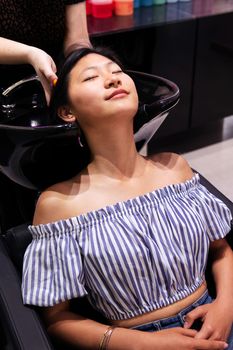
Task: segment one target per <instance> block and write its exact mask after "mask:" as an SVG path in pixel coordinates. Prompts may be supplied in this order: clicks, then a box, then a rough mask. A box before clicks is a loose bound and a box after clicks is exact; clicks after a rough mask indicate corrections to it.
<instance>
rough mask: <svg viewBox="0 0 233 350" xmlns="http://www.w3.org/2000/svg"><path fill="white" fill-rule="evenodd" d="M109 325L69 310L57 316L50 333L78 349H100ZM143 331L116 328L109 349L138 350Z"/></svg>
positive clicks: (49, 328)
mask: <svg viewBox="0 0 233 350" xmlns="http://www.w3.org/2000/svg"><path fill="white" fill-rule="evenodd" d="M108 327H109V326H108V325H104V324H101V323H99V322H96V321H93V320H90V319H86V318H84V317H82V316H79V315H77V314H74V313H72V312H69V311H64V312H62V313H60V314H59V317H57V316H56V321H55V322H52V323H51V324H50V325H49V326H48V331H49V334H50V335H51V336H52V337H55V338H56V339H60V340H61V341H63V342H65V343H67V344H70V345H72V346H74V347H75V348H77V349H83V350H84V349H87V350H89V349H90V350H95V349H96V350H98V349H99V345H100V342H101V339H102V338H103V335H104V333H105V331H106V330H107V328H108ZM141 336H142V332H139V331H134V330H129V329H124V328H116V329H114V331H113V333H112V335H111V339H110V342H109V346H108V349H109V350H125V349H128V350H137V349H140V347H137V346H138V344H139V338H140V337H141Z"/></svg>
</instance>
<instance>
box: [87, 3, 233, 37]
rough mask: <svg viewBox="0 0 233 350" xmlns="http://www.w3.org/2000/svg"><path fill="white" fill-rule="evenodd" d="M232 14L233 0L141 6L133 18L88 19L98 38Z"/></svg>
mask: <svg viewBox="0 0 233 350" xmlns="http://www.w3.org/2000/svg"><path fill="white" fill-rule="evenodd" d="M229 12H233V0H191V1H189V2H177V3H173V4H165V5H157V6H156V5H154V6H149V7H140V8H138V9H134V14H133V15H132V16H113V17H111V18H105V19H97V18H93V17H92V16H88V29H89V33H90V35H91V36H93V37H96V36H102V35H107V34H112V33H118V32H125V31H132V30H137V29H142V28H147V27H153V26H157V25H162V24H169V23H174V22H181V21H186V20H192V19H198V18H202V17H209V16H214V15H219V14H224V13H229Z"/></svg>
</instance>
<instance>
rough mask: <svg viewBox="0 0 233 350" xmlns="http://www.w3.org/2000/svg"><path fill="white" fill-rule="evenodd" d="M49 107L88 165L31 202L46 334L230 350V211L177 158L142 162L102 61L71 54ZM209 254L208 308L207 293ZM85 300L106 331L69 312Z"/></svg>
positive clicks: (32, 295) (109, 61)
mask: <svg viewBox="0 0 233 350" xmlns="http://www.w3.org/2000/svg"><path fill="white" fill-rule="evenodd" d="M51 106H52V109H53V110H55V111H56V112H57V113H58V115H59V116H60V118H62V119H63V120H64V121H65V122H71V123H72V122H77V123H78V124H79V126H80V128H81V130H82V132H83V133H84V135H85V139H86V143H87V144H88V147H89V149H90V154H91V157H90V162H89V164H88V165H87V167H86V168H85V169H83V171H81V173H79V174H77V175H76V176H75V177H73V178H72V179H69V180H68V181H65V182H62V183H58V184H56V185H54V186H52V187H50V188H48V189H47V190H46V191H44V192H43V193H42V194H41V196H40V198H39V200H38V203H37V207H36V211H35V216H34V222H33V226H30V230H31V233H32V236H33V240H32V243H31V244H30V246H29V247H28V249H27V251H26V254H25V258H24V270H23V285H22V293H23V299H24V303H25V304H32V305H38V306H41V307H44V311H43V312H44V316H45V320H46V322H47V325H48V330H49V332H50V333H51V334H52V335H53V336H55V337H57V338H58V339H62V340H63V341H66V342H67V343H70V344H72V345H74V346H75V347H76V348H81V349H109V350H118V349H119V350H125V349H128V350H131V349H132V350H141V349H142V350H152V349H154V350H169V349H170V350H178V349H179V350H189V349H224V348H226V347H227V344H226V342H227V341H229V336H230V332H231V327H232V322H233V298H232V293H233V273H232V265H233V253H232V250H231V248H230V247H229V246H228V244H227V243H226V241H225V239H224V237H225V236H226V235H227V233H228V232H229V231H230V221H231V219H232V218H231V213H230V211H229V209H228V208H227V207H226V206H225V205H224V204H223V203H222V202H221V201H220V200H219V199H217V198H215V197H214V196H213V195H212V194H210V193H209V192H208V191H207V189H206V188H204V187H203V186H202V185H201V184H200V182H199V176H198V174H193V172H192V170H191V169H190V167H189V166H188V164H187V162H186V161H185V160H184V159H183V158H182V157H180V156H178V155H176V154H171V153H161V154H156V155H154V156H153V157H142V156H141V155H139V154H138V153H137V151H136V148H135V143H134V135H133V118H134V115H135V113H136V111H137V108H138V95H137V91H136V88H135V85H134V82H133V80H132V79H131V78H130V77H129V76H128V75H127V74H126V73H125V72H124V70H123V69H122V67H121V64H119V63H118V61H117V60H116V59H115V58H114V56H112V55H111V54H109V53H108V52H106V51H104V50H100V49H88V48H83V49H80V50H77V51H74V52H73V53H72V54H71V55H70V56H69V57H68V58H67V60H66V62H65V64H64V66H63V68H62V71H61V73H60V75H59V78H58V82H57V85H56V88H55V90H54V96H53V97H52V102H51ZM85 147H87V146H85ZM67 156H69V155H67ZM209 252H210V258H211V259H212V266H213V275H214V278H215V282H216V290H217V297H216V299H215V300H214V301H212V300H211V298H210V296H209V295H208V291H207V285H206V281H205V267H206V261H207V257H208V253H209ZM83 296H87V298H88V300H89V302H90V303H91V305H92V306H93V307H94V308H96V309H97V310H98V311H100V312H101V313H102V314H103V315H104V316H105V318H106V322H105V324H102V323H98V322H96V321H94V320H91V319H87V318H85V317H84V316H81V315H80V314H78V313H74V312H72V311H71V308H70V302H71V299H74V298H79V297H83ZM196 321H201V322H200V323H201V326H200V328H199V329H198V330H194V329H192V327H193V326H194V324H195V323H196ZM228 348H230V345H229V347H228ZM231 349H232V345H231Z"/></svg>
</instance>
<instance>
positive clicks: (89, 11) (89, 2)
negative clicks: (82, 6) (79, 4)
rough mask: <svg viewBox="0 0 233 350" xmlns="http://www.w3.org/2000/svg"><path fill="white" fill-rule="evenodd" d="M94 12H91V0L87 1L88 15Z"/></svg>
mask: <svg viewBox="0 0 233 350" xmlns="http://www.w3.org/2000/svg"><path fill="white" fill-rule="evenodd" d="M91 13H92V11H91V1H90V0H86V14H87V15H91Z"/></svg>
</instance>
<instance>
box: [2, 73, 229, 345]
mask: <svg viewBox="0 0 233 350" xmlns="http://www.w3.org/2000/svg"><path fill="white" fill-rule="evenodd" d="M130 74H131V75H132V77H133V78H134V80H135V83H136V86H137V89H138V92H139V100H140V104H139V110H138V113H137V116H136V118H135V126H134V127H135V141H136V144H137V148H138V149H140V148H142V147H143V146H144V145H145V144H146V143H147V142H148V141H149V140H150V139H151V137H152V136H153V135H154V133H155V132H156V130H157V129H158V127H159V126H160V124H161V123H162V122H163V120H164V119H165V118H166V116H167V114H168V112H169V110H170V109H171V108H173V107H174V106H175V104H176V103H177V102H178V100H179V89H178V87H177V86H176V85H175V84H173V83H172V82H169V81H168V80H166V79H163V78H160V77H156V76H152V75H149V74H143V73H139V72H130ZM26 80H27V81H25V80H24V81H22V82H19V83H16V84H15V85H14V86H13V87H10V88H9V89H8V90H6V91H5V93H4V94H3V96H2V111H1V115H0V118H1V121H0V167H1V170H2V172H3V173H4V174H5V175H6V176H7V177H9V178H10V179H11V180H13V181H15V182H16V183H18V184H20V185H22V186H25V187H27V188H28V189H31V190H33V191H36V192H37V191H40V190H43V188H45V187H46V186H48V185H50V184H51V183H54V182H56V181H60V180H63V179H64V178H66V177H67V176H68V177H70V176H72V174H73V173H74V172H76V173H77V171H79V169H80V167H81V166H83V164H84V163H83V162H85V159H84V158H85V156H86V155H85V154H83V153H82V152H83V151H82V149H80V147H79V144H78V142H77V129H76V126H75V125H73V126H70V125H68V124H62V123H61V124H53V123H51V121H50V119H49V114H48V112H47V109H46V107H45V101H44V99H43V98H41V95H43V92H42V91H41V86H40V84H39V83H38V80H37V78H36V77H31V78H29V79H26ZM24 87H27V88H26V90H25V89H24ZM28 89H29V90H28ZM32 92H33V93H32ZM67 152H68V153H67ZM72 152H74V153H72ZM77 152H78V154H79V158H78V162H77V163H75V164H74V162H73V161H71V160H72V154H75V159H77ZM67 154H70V155H71V156H70V158H69V159H67ZM61 162H63V163H64V166H63V167H61V166H60V165H61ZM61 168H66V172H65V173H61ZM58 170H59V171H58ZM201 181H202V182H203V184H205V185H206V186H207V188H209V190H210V191H212V192H213V193H215V194H216V195H217V196H218V197H220V198H221V199H222V200H223V201H224V202H225V203H226V204H227V205H228V206H229V207H230V208H231V210H232V213H233V204H232V203H231V201H230V200H228V199H227V198H226V197H225V196H224V195H223V194H222V193H220V192H219V191H218V190H217V189H216V188H214V187H213V186H212V185H211V184H210V183H209V182H208V181H207V180H206V179H204V178H203V177H201ZM32 209H34V208H32ZM31 219H32V218H31V217H30V216H29V222H26V223H23V224H21V225H19V226H16V227H12V228H10V229H9V230H7V231H5V232H3V233H2V234H1V235H0V266H1V274H0V349H2V350H31V349H33V350H48V349H54V350H57V349H62V350H64V349H65V350H68V347H67V346H63V345H62V344H55V343H54V341H51V339H50V338H49V336H48V334H47V332H46V330H45V327H44V325H43V323H42V322H41V318H40V314H39V310H38V309H37V308H33V307H28V306H24V305H23V303H22V298H21V268H22V261H23V255H24V252H25V249H26V247H27V246H28V244H29V243H30V241H31V236H30V233H29V231H28V229H27V226H28V224H29V223H30V222H31ZM229 236H230V235H229ZM230 243H231V244H232V242H230ZM210 284H211V282H210ZM75 303H76V301H75V302H74V305H73V307H74V308H75V307H77V305H76V304H75ZM77 303H79V307H81V308H82V311H83V314H86V315H87V316H88V317H91V318H93V319H98V320H101V318H100V315H98V314H97V313H96V312H94V310H92V309H91V308H90V306H89V305H88V303H87V302H86V300H85V299H81V300H80V301H77Z"/></svg>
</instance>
